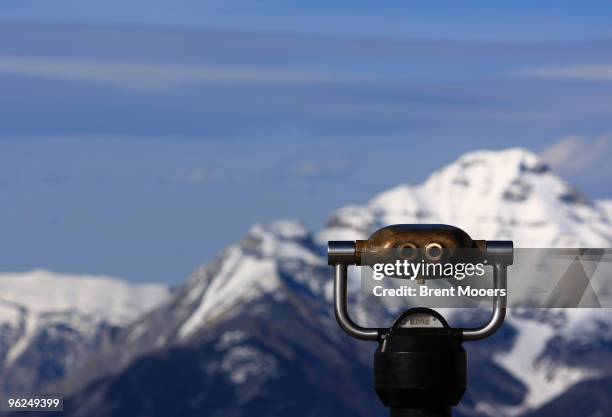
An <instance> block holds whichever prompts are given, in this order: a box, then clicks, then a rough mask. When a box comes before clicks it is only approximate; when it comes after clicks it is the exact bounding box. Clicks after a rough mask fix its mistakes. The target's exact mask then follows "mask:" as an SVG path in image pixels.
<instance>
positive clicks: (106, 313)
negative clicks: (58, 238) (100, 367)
mask: <svg viewBox="0 0 612 417" xmlns="http://www.w3.org/2000/svg"><path fill="white" fill-rule="evenodd" d="M0 288H1V290H0V332H1V334H2V335H3V336H4V337H3V341H4V342H5V343H3V345H2V347H1V348H0V365H1V367H0V376H2V377H3V378H2V381H3V383H2V384H1V385H2V386H1V388H2V389H3V390H5V391H6V390H7V389H19V390H22V391H23V390H25V391H29V390H30V389H31V388H34V386H37V385H38V382H40V383H46V382H48V381H47V380H46V378H44V377H43V378H42V379H41V380H40V381H38V382H37V380H38V376H36V370H35V369H30V371H31V372H30V374H32V377H31V378H27V380H23V381H19V382H18V383H17V384H13V383H12V381H8V379H9V377H10V376H11V375H13V373H14V372H16V371H17V370H19V372H21V373H22V374H23V373H24V368H28V367H32V366H34V365H35V366H41V364H46V365H47V366H51V367H53V368H54V371H53V372H51V373H50V374H51V376H53V375H55V376H62V375H63V374H64V372H65V371H67V370H68V368H71V367H72V366H73V365H75V364H76V362H78V356H79V355H78V354H77V352H76V351H75V349H76V350H80V349H81V348H84V350H87V348H85V347H86V346H89V345H90V344H91V343H94V339H96V338H97V337H99V336H100V332H101V329H102V328H112V327H118V326H124V325H126V324H127V323H129V322H130V321H131V320H134V319H136V318H137V317H140V316H141V315H142V314H143V313H145V312H146V311H148V310H150V309H152V308H154V307H156V306H158V305H159V304H160V303H161V302H163V301H164V300H166V299H167V298H168V296H169V290H168V288H167V287H166V286H164V285H161V284H130V283H127V282H123V281H120V280H117V279H114V278H110V277H105V276H87V275H68V274H58V273H53V272H50V271H45V270H35V271H30V272H21V273H2V274H0ZM68 330H69V331H68ZM76 335H78V336H76ZM50 340H52V341H53V343H54V345H55V346H59V345H61V347H62V349H63V350H65V352H66V353H67V354H68V353H70V354H72V357H70V356H69V355H68V357H63V355H62V354H59V355H51V354H49V356H47V357H46V356H45V353H44V352H42V353H41V352H36V351H37V350H40V349H39V348H40V347H41V345H40V344H41V343H42V342H43V341H47V342H49V341H50ZM73 342H74V343H73ZM71 344H72V345H71ZM30 383H31V384H33V386H29V384H30Z"/></svg>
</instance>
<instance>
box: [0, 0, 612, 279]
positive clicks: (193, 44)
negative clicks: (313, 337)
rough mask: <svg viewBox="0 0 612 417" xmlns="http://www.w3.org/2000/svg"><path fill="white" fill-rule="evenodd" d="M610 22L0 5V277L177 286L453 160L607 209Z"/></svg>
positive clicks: (330, 9) (334, 7) (531, 7)
mask: <svg viewBox="0 0 612 417" xmlns="http://www.w3.org/2000/svg"><path fill="white" fill-rule="evenodd" d="M611 23H612V9H611V8H610V7H609V6H608V5H606V3H605V2H580V3H578V2H574V3H568V2H537V3H536V2H512V3H511V4H505V5H500V4H492V3H490V2H441V3H440V2H436V3H435V4H434V3H416V2H385V3H382V4H381V3H373V2H365V1H351V2H345V1H340V2H333V4H330V3H329V2H322V1H313V2H287V1H283V2H278V1H266V2H259V1H248V2H247V1H212V2H196V1H172V2H169V1H147V2H144V1H125V0H123V1H105V2H97V1H94V2H86V3H85V2H79V1H65V0H63V1H62V0H59V1H54V2H52V3H49V2H41V1H34V0H19V1H18V0H15V1H13V0H10V1H5V2H2V4H1V5H0V230H2V231H3V233H2V235H3V238H2V239H0V253H2V254H3V255H2V257H0V270H5V271H6V270H27V269H31V268H36V267H44V268H50V269H53V270H58V271H66V272H84V273H107V274H112V275H117V276H120V277H125V278H128V279H132V280H158V281H171V282H177V281H180V280H182V279H183V278H184V277H185V276H186V275H187V274H188V273H189V272H190V271H191V270H192V269H193V268H195V267H196V266H197V265H199V264H201V263H203V262H206V261H207V260H209V259H211V258H212V257H213V256H214V254H215V253H216V252H217V251H218V250H220V249H221V248H222V247H223V246H224V245H226V244H228V243H231V242H233V241H235V240H236V239H238V238H239V237H240V236H241V235H243V234H244V232H245V231H246V230H247V229H248V227H249V226H250V225H251V224H253V223H254V222H259V221H271V220H274V219H278V218H297V219H301V220H303V221H304V222H305V223H306V224H307V225H309V226H311V227H313V228H314V227H320V226H321V225H322V224H323V223H324V221H325V219H326V218H327V216H328V215H329V213H330V212H331V211H332V210H333V209H335V208H337V207H339V206H342V205H345V204H349V203H362V202H365V201H367V200H368V199H369V198H370V197H371V196H372V195H373V194H375V193H377V192H379V191H381V190H383V189H385V188H388V187H391V186H393V185H396V184H398V183H418V182H420V181H422V180H423V179H425V178H426V176H427V175H428V174H429V173H431V171H433V170H434V169H436V168H439V167H441V166H443V165H444V164H446V163H449V162H450V161H452V160H454V159H455V158H456V157H457V156H458V155H460V154H461V153H462V152H466V151H469V150H473V149H482V148H488V149H501V148H506V147H513V146H522V147H527V148H529V149H531V150H533V151H535V152H538V153H542V152H546V153H547V155H554V156H555V159H554V160H553V161H552V162H553V165H554V168H555V169H556V170H557V172H558V173H560V174H561V175H563V176H564V177H565V178H567V179H568V180H569V181H570V182H572V183H573V184H574V185H576V186H577V187H579V188H580V189H581V190H583V191H584V192H585V193H586V194H587V195H588V196H590V197H591V198H610V197H612V190H611V187H610V185H609V184H610V181H609V178H610V175H612V167H610V164H609V161H610V156H611V155H612V135H611V133H612V126H611V125H612V122H611V120H612V24H611ZM551 149H552V151H551ZM371 167H384V169H375V170H373V169H371Z"/></svg>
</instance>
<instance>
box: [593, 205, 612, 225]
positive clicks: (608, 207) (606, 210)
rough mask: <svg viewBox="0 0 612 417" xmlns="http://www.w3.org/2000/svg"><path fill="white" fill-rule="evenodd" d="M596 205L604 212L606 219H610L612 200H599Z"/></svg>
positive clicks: (611, 216) (611, 218) (611, 215)
mask: <svg viewBox="0 0 612 417" xmlns="http://www.w3.org/2000/svg"><path fill="white" fill-rule="evenodd" d="M597 206H598V207H599V209H600V210H602V211H603V212H604V213H605V214H606V217H607V218H608V221H612V200H600V201H598V202H597Z"/></svg>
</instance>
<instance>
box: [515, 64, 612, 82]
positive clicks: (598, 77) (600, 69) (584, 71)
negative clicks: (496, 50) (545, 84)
mask: <svg viewBox="0 0 612 417" xmlns="http://www.w3.org/2000/svg"><path fill="white" fill-rule="evenodd" d="M512 75H514V76H516V77H523V78H538V79H554V80H582V81H612V64H601V65H575V66H567V67H548V68H531V69H524V70H520V71H516V72H514V73H512Z"/></svg>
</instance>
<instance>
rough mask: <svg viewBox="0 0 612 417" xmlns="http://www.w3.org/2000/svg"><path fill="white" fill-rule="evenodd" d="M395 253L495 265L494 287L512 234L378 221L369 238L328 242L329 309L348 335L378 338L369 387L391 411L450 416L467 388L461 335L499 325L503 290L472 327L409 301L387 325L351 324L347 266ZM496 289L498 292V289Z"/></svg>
mask: <svg viewBox="0 0 612 417" xmlns="http://www.w3.org/2000/svg"><path fill="white" fill-rule="evenodd" d="M396 260H402V261H409V262H425V263H433V264H436V263H441V262H446V263H456V262H466V261H470V262H474V261H478V262H486V263H487V264H488V265H491V266H492V267H493V287H494V288H495V289H496V290H501V289H503V290H504V291H503V292H502V294H505V290H506V273H507V267H508V266H509V265H511V264H512V262H513V245H512V242H511V241H486V240H474V239H472V238H471V237H470V236H469V235H468V234H467V233H466V232H464V231H463V230H461V229H459V228H458V227H454V226H449V225H441V224H432V225H410V224H400V225H393V226H387V227H384V228H382V229H380V230H378V231H376V232H375V233H374V234H372V235H371V236H370V238H369V239H368V240H357V241H330V242H329V243H328V263H329V265H332V266H333V267H334V312H335V315H336V319H337V321H338V323H339V325H340V327H341V328H342V329H343V330H344V331H345V332H346V333H347V334H349V335H350V336H352V337H355V338H358V339H363V340H374V341H378V342H379V347H378V349H377V351H376V354H375V357H374V385H375V390H376V392H377V394H378V396H379V398H380V399H381V401H382V402H383V404H385V405H386V406H388V407H390V409H391V416H395V417H399V416H402V417H417V416H418V417H425V416H430V417H433V416H436V417H442V416H445V417H448V416H450V415H451V411H450V410H451V406H455V405H457V404H458V403H459V401H460V400H461V398H462V396H463V394H464V393H465V390H466V389H467V356H466V353H465V350H464V349H463V346H462V342H463V341H464V340H479V339H483V338H485V337H488V336H491V335H492V334H493V333H495V331H496V330H497V329H498V328H499V327H500V326H501V325H502V323H503V321H504V317H505V314H506V296H505V295H503V296H500V295H496V296H494V297H493V312H492V314H491V317H490V319H489V321H488V322H486V323H485V324H483V325H481V326H480V327H476V328H457V329H455V328H451V327H450V326H449V325H448V323H447V322H446V320H445V319H444V318H443V317H442V316H441V315H440V314H439V313H438V312H436V311H434V310H431V309H428V308H413V309H410V310H408V311H406V312H404V313H403V314H402V315H400V316H399V317H398V318H397V319H396V320H395V323H394V324H393V326H391V327H390V328H366V327H362V326H360V325H358V324H356V323H354V322H353V321H352V320H351V318H350V316H349V314H348V308H347V281H348V272H347V270H348V266H349V265H357V266H363V267H368V266H370V267H371V266H373V265H375V264H377V263H392V262H394V261H396ZM496 294H497V292H496Z"/></svg>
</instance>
